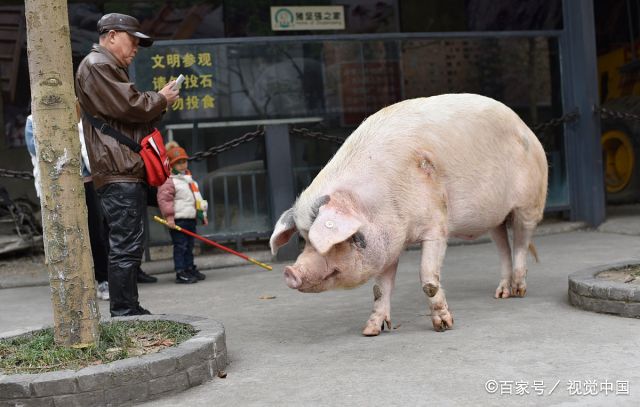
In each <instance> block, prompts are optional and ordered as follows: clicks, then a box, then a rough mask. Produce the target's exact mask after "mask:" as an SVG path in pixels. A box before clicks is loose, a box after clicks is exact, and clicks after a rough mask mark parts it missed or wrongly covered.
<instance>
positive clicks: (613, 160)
mask: <svg viewBox="0 0 640 407" xmlns="http://www.w3.org/2000/svg"><path fill="white" fill-rule="evenodd" d="M601 143H602V152H603V155H604V168H605V172H604V175H605V185H606V188H607V192H609V193H615V192H620V191H622V190H623V189H625V188H626V187H627V185H629V181H631V176H632V175H633V170H634V166H635V154H634V152H633V143H632V141H631V138H630V137H629V135H628V134H626V133H625V132H623V131H620V130H609V131H606V132H605V133H604V134H603V135H602V138H601Z"/></svg>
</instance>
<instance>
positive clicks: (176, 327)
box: [0, 321, 196, 374]
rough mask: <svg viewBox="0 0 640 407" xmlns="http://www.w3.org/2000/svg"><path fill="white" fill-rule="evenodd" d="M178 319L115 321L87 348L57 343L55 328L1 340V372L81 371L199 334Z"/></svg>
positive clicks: (173, 343) (156, 349)
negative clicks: (67, 346) (54, 335)
mask: <svg viewBox="0 0 640 407" xmlns="http://www.w3.org/2000/svg"><path fill="white" fill-rule="evenodd" d="M195 333H196V330H195V329H194V328H193V327H192V326H191V325H187V324H182V323H180V322H174V321H115V322H107V323H101V324H100V343H99V344H98V345H97V346H94V347H90V348H84V349H71V348H66V347H64V346H59V345H56V344H55V342H54V339H53V329H52V328H48V329H43V330H40V331H35V332H33V333H31V334H28V335H24V336H20V337H16V338H12V339H9V340H1V341H0V373H4V374H15V373H43V372H51V371H56V370H65V369H72V370H78V369H81V368H83V367H86V366H90V365H100V364H103V363H109V362H113V361H115V360H120V359H126V358H129V357H135V356H141V355H145V354H148V353H155V352H158V351H160V350H162V349H164V348H168V347H170V346H174V345H177V344H179V343H181V342H184V341H185V340H187V339H189V338H190V337H192V336H193V335H195Z"/></svg>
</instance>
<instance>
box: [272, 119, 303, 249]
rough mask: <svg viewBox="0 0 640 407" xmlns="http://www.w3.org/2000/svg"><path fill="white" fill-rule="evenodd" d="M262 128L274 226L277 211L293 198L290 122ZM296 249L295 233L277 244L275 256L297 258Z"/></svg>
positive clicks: (278, 216)
mask: <svg viewBox="0 0 640 407" xmlns="http://www.w3.org/2000/svg"><path fill="white" fill-rule="evenodd" d="M264 131H265V141H264V144H265V152H266V163H267V180H268V182H269V189H270V199H271V219H272V222H273V225H274V226H275V224H276V222H277V221H278V219H279V218H280V215H282V213H283V212H284V211H286V210H287V209H289V208H290V207H291V206H292V205H293V202H294V201H295V186H294V185H295V184H294V180H293V157H292V154H291V145H290V143H289V125H287V124H277V125H270V126H265V128H264ZM298 251H299V248H298V235H294V237H292V238H291V240H290V241H289V243H288V244H286V245H285V246H283V247H281V248H280V250H279V251H278V257H277V258H278V260H292V259H295V258H296V256H297V255H298Z"/></svg>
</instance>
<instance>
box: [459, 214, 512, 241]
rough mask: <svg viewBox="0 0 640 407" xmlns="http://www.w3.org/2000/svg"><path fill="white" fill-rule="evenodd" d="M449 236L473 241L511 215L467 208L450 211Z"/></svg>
mask: <svg viewBox="0 0 640 407" xmlns="http://www.w3.org/2000/svg"><path fill="white" fill-rule="evenodd" d="M449 215H450V217H449V235H450V236H453V237H456V238H459V239H466V240H473V239H476V238H478V237H479V236H481V235H483V234H485V233H487V232H488V231H490V230H491V229H493V228H495V227H496V226H498V225H500V224H502V222H504V220H505V218H506V217H507V216H508V215H509V212H508V211H507V210H495V208H494V209H493V210H486V209H479V208H478V209H475V210H472V209H470V208H465V209H464V210H458V211H455V210H453V211H451V210H450V211H449Z"/></svg>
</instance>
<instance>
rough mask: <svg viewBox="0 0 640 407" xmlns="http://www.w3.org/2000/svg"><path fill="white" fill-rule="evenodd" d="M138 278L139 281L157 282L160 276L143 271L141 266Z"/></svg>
mask: <svg viewBox="0 0 640 407" xmlns="http://www.w3.org/2000/svg"><path fill="white" fill-rule="evenodd" d="M137 280H138V282H139V283H155V282H157V281H158V278H157V277H154V276H150V275H149V274H147V273H145V272H144V271H142V269H141V268H139V269H138V276H137Z"/></svg>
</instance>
